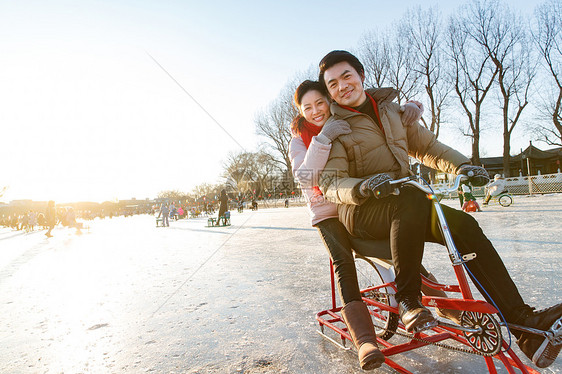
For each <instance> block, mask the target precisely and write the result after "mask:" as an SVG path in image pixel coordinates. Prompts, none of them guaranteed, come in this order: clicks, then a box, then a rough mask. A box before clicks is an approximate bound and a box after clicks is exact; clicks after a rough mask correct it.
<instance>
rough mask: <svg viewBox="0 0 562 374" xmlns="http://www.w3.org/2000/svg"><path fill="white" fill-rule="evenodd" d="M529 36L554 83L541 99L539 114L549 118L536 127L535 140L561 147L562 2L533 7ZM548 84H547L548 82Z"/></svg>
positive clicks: (550, 0) (551, 0)
mask: <svg viewBox="0 0 562 374" xmlns="http://www.w3.org/2000/svg"><path fill="white" fill-rule="evenodd" d="M533 39H534V41H535V44H536V46H537V47H538V50H539V53H540V55H541V57H542V60H543V66H544V67H545V69H546V71H548V73H549V75H550V78H551V79H550V81H551V82H552V83H554V85H555V86H554V88H553V89H552V90H550V89H547V90H546V92H547V94H550V95H549V97H547V98H543V99H544V100H545V105H544V106H543V113H544V114H546V116H547V117H548V118H549V119H550V120H551V121H552V125H553V126H554V127H551V126H542V125H539V126H538V133H539V140H541V141H543V142H545V143H546V144H549V145H557V146H562V4H561V3H560V1H558V0H549V1H546V2H545V3H543V4H541V5H539V6H538V7H537V8H536V9H535V28H534V32H533ZM548 86H550V84H549V85H548Z"/></svg>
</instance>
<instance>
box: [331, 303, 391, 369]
mask: <svg viewBox="0 0 562 374" xmlns="http://www.w3.org/2000/svg"><path fill="white" fill-rule="evenodd" d="M341 315H342V317H343V319H344V320H345V324H346V325H347V329H348V331H349V333H350V335H351V338H352V339H353V343H354V344H355V347H357V356H358V357H359V364H360V365H361V369H363V370H373V369H376V368H378V367H380V366H381V365H382V364H383V363H384V355H383V354H382V352H381V351H380V350H379V348H378V346H377V335H376V334H375V328H374V327H373V321H372V320H371V315H370V314H369V310H368V309H367V306H366V305H365V303H364V302H363V301H360V300H356V301H352V302H350V303H349V304H346V305H345V306H344V307H343V308H342V310H341Z"/></svg>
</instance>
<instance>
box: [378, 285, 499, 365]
mask: <svg viewBox="0 0 562 374" xmlns="http://www.w3.org/2000/svg"><path fill="white" fill-rule="evenodd" d="M371 292H373V293H375V294H377V295H386V296H389V295H392V296H394V294H391V293H387V292H380V291H371ZM373 325H375V326H376V327H378V328H379V329H381V330H385V331H387V329H385V327H384V326H380V325H377V324H376V323H374V322H373ZM394 334H395V335H398V336H402V337H405V338H408V339H410V340H415V341H418V342H421V343H426V344H428V345H434V346H437V347H440V348H445V349H449V350H452V351H457V352H462V353H468V354H473V355H477V356H485V357H487V356H494V354H491V353H485V352H479V351H477V350H475V349H474V348H472V349H470V348H461V347H455V346H452V345H447V344H443V343H439V342H433V341H431V340H426V339H423V338H417V337H415V336H414V335H413V334H407V333H402V332H399V331H398V329H396V330H395V331H394Z"/></svg>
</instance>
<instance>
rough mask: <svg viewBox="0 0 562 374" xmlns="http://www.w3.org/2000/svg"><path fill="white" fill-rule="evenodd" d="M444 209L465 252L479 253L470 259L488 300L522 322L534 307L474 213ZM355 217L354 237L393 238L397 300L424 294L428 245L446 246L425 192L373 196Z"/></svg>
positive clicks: (411, 190) (408, 190)
mask: <svg viewBox="0 0 562 374" xmlns="http://www.w3.org/2000/svg"><path fill="white" fill-rule="evenodd" d="M442 208H443V212H444V214H445V218H446V219H447V223H448V225H449V229H450V231H451V234H452V236H453V240H454V242H455V244H456V246H457V249H458V250H459V252H460V253H461V255H464V254H467V253H476V258H475V259H473V260H471V261H469V262H467V265H468V268H469V270H470V271H471V272H472V274H473V275H474V277H475V278H476V280H477V281H478V282H474V283H475V284H476V286H477V287H478V289H479V290H480V292H481V293H482V295H484V296H485V297H486V298H487V300H488V301H490V298H491V299H492V300H493V301H494V302H495V303H496V305H497V306H498V309H499V310H500V311H501V312H502V314H503V315H504V316H505V318H506V319H507V321H510V322H514V321H517V319H518V318H519V317H520V316H521V315H522V314H523V313H525V312H526V311H528V310H529V306H527V305H526V304H525V303H524V302H523V299H522V298H521V295H520V294H519V291H518V290H517V287H516V286H515V284H514V283H513V281H512V280H511V277H510V276H509V273H508V272H507V269H506V268H505V265H504V264H503V261H502V260H501V258H500V257H499V255H498V253H497V252H496V250H495V248H494V247H493V246H492V243H491V242H490V241H489V240H488V238H486V236H485V235H484V233H483V232H482V229H481V228H480V226H479V225H478V223H477V222H476V220H475V219H474V218H473V217H472V216H470V215H469V214H466V213H465V212H463V211H460V210H456V209H453V208H450V207H447V206H444V205H443V206H442ZM353 217H354V227H355V230H354V232H353V234H354V235H355V236H359V237H362V238H365V239H384V238H390V248H391V252H392V260H393V262H394V268H395V271H396V286H397V289H398V291H397V295H396V298H397V299H398V301H399V300H401V299H402V298H403V297H404V296H406V295H419V293H420V287H421V280H420V275H419V274H420V269H421V261H422V257H423V250H424V243H425V242H426V241H427V242H434V243H440V244H444V242H443V237H442V235H441V232H440V230H439V228H438V226H437V217H436V215H435V212H434V211H433V209H432V205H431V202H430V201H429V200H428V199H427V196H426V194H425V193H423V192H422V191H420V190H418V189H417V188H415V187H411V186H406V187H404V188H402V189H401V190H400V195H397V196H395V195H391V196H389V197H386V198H383V199H375V198H370V199H369V200H367V201H366V202H365V203H364V204H363V205H360V206H357V207H356V209H355V211H354V216H353ZM482 288H484V289H485V290H486V292H487V293H488V294H489V298H488V297H487V296H486V293H485V292H483V290H482Z"/></svg>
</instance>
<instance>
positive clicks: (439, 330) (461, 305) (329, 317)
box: [316, 261, 539, 374]
mask: <svg viewBox="0 0 562 374" xmlns="http://www.w3.org/2000/svg"><path fill="white" fill-rule="evenodd" d="M453 268H454V270H455V275H456V277H457V280H458V282H459V284H458V285H446V284H440V283H435V282H432V281H431V280H429V279H427V278H426V277H424V276H423V275H421V277H422V282H423V283H424V284H425V285H427V286H429V287H431V288H434V289H437V290H442V291H447V292H457V293H460V294H461V296H462V297H463V298H460V299H457V298H443V297H437V296H423V297H422V303H423V304H424V305H426V306H432V307H439V308H446V309H456V310H466V311H473V312H481V313H489V314H495V313H497V312H498V311H497V310H496V308H494V307H493V306H492V305H491V304H489V303H488V302H486V301H482V300H475V299H474V298H473V296H472V292H471V291H470V287H469V284H468V281H467V277H466V273H465V271H464V269H463V267H462V265H461V264H453ZM330 273H331V277H330V279H331V291H332V308H331V309H327V310H324V311H321V312H319V313H317V314H316V320H317V321H318V323H319V325H320V327H321V329H322V331H324V326H326V327H328V328H330V329H332V330H334V331H335V332H336V333H337V334H339V336H340V338H341V340H342V343H343V344H344V345H345V342H346V341H348V340H349V342H350V344H353V343H352V339H351V336H350V335H349V332H348V330H347V327H345V322H344V321H343V318H342V317H341V314H340V310H341V308H342V307H338V306H337V302H336V291H335V280H334V269H333V264H332V262H331V261H330ZM388 287H391V288H393V289H394V290H396V286H395V284H394V282H391V283H386V284H383V285H379V286H376V287H371V288H368V289H365V290H361V292H362V293H365V292H368V291H372V290H376V289H381V288H388ZM363 301H364V302H365V303H367V304H370V305H372V306H375V307H377V308H379V309H380V310H384V311H390V312H392V313H396V314H397V313H398V310H397V308H394V307H391V306H389V305H386V304H383V303H380V302H377V301H375V300H372V299H369V298H365V297H363ZM371 314H372V315H373V316H375V317H378V318H384V317H382V316H381V315H380V314H377V313H376V312H374V311H372V310H371ZM340 324H341V325H343V327H340ZM399 328H401V329H404V326H403V325H402V324H400V325H399ZM429 331H431V332H432V334H431V335H430V334H428V333H427V332H421V333H417V334H415V335H414V336H415V337H417V338H422V339H424V340H427V341H430V342H440V341H444V340H447V339H453V340H454V341H457V342H460V343H462V344H465V345H467V346H469V347H470V345H469V344H468V342H467V340H466V339H465V337H464V336H463V334H462V332H461V331H460V330H457V329H454V328H452V327H448V326H437V327H435V328H433V329H431V330H429ZM377 341H378V343H379V346H381V347H382V348H381V351H382V353H383V354H384V355H385V356H386V360H385V364H386V365H388V366H390V367H392V368H393V369H394V370H396V371H397V372H399V373H410V374H411V372H410V371H408V370H407V369H405V368H404V367H402V366H400V365H399V364H397V363H396V362H394V361H393V360H391V359H390V356H393V355H396V354H399V353H403V352H407V351H411V350H414V349H416V348H420V347H423V346H426V345H428V343H425V342H420V341H416V340H411V341H409V342H407V343H401V344H396V345H394V344H392V343H389V342H388V341H385V340H382V339H380V338H377ZM502 348H503V350H502V351H500V352H499V353H498V354H496V355H495V356H493V357H483V358H484V360H485V361H486V366H487V368H488V372H489V373H497V371H496V368H495V365H494V360H493V359H494V358H495V359H497V360H499V361H501V362H502V364H503V365H504V367H505V368H506V370H507V371H508V372H509V373H515V369H519V370H520V371H521V373H526V374H527V373H532V374H538V373H539V372H538V371H536V370H534V369H533V368H531V367H529V366H527V365H525V364H523V362H521V360H520V359H519V357H518V356H517V354H516V353H515V352H514V351H513V350H512V349H511V347H509V346H508V344H507V343H506V342H505V340H504V341H503V342H502ZM506 354H507V355H506Z"/></svg>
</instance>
